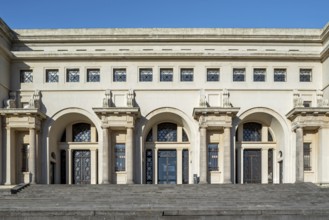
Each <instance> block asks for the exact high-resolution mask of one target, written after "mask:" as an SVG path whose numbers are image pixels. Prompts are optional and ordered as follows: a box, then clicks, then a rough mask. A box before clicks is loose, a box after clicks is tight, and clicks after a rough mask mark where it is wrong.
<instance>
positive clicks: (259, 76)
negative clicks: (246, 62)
mask: <svg viewBox="0 0 329 220" xmlns="http://www.w3.org/2000/svg"><path fill="white" fill-rule="evenodd" d="M265 75H266V69H254V82H264V81H265Z"/></svg>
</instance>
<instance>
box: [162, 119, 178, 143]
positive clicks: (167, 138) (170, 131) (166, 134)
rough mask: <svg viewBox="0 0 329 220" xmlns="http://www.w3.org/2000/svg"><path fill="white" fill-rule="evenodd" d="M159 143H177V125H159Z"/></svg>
mask: <svg viewBox="0 0 329 220" xmlns="http://www.w3.org/2000/svg"><path fill="white" fill-rule="evenodd" d="M158 141H163V142H174V141H177V125H176V124H173V123H162V124H159V125H158Z"/></svg>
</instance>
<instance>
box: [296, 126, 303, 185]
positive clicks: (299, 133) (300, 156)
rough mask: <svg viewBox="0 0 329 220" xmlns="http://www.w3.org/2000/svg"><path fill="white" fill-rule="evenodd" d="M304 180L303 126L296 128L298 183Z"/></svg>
mask: <svg viewBox="0 0 329 220" xmlns="http://www.w3.org/2000/svg"><path fill="white" fill-rule="evenodd" d="M298 182H304V136H303V128H302V127H298V128H297V129H296V183H298Z"/></svg>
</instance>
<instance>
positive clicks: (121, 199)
mask: <svg viewBox="0 0 329 220" xmlns="http://www.w3.org/2000/svg"><path fill="white" fill-rule="evenodd" d="M6 192H7V193H6ZM2 219H6V220H7V219H9V220H12V219H15V220H16V219H25V220H30V219H33V220H39V219H43V220H44V219H46V220H47V219H51V220H57V219H70V220H71V219H82V220H85V219H86V220H87V219H88V220H99V219H115V220H118V219H119V220H120V219H122V220H126V219H127V220H128V219H154V220H155V219H156V220H160V219H161V220H162V219H181V220H183V219H184V220H185V219H189V220H190V219H192V220H197V219H233V220H234V219H244V220H249V219H284V220H290V219H312V220H313V219H329V188H323V187H322V188H321V187H318V186H317V185H314V184H311V183H300V184H272V185H271V184H244V185H241V184H223V185H207V184H204V185H137V184H135V185H111V184H110V185H30V186H28V187H27V188H25V189H23V190H22V191H21V192H19V193H18V194H16V195H11V194H10V193H8V189H7V191H6V189H0V220H2Z"/></svg>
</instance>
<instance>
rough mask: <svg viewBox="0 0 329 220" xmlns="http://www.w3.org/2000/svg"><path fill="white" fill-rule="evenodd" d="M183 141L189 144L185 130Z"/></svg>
mask: <svg viewBox="0 0 329 220" xmlns="http://www.w3.org/2000/svg"><path fill="white" fill-rule="evenodd" d="M182 139H183V140H182V141H183V142H188V137H187V134H186V132H185V130H184V129H183V137H182Z"/></svg>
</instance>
